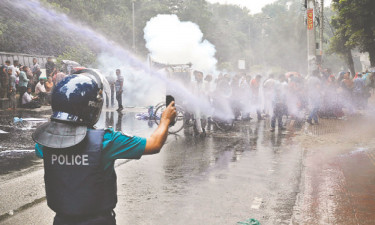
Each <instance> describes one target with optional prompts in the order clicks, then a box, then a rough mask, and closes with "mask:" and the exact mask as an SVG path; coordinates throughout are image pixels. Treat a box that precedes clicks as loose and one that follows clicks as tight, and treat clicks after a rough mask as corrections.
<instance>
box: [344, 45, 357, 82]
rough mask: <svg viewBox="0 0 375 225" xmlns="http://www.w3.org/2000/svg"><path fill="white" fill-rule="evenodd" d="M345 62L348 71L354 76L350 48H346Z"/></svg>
mask: <svg viewBox="0 0 375 225" xmlns="http://www.w3.org/2000/svg"><path fill="white" fill-rule="evenodd" d="M346 63H347V65H348V67H349V71H350V74H351V76H352V77H354V76H355V70H354V61H353V55H352V50H350V49H348V51H347V54H346Z"/></svg>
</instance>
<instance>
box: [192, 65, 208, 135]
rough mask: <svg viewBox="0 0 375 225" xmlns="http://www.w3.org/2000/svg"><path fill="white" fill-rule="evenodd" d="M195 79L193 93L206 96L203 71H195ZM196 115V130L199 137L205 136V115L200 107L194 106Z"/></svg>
mask: <svg viewBox="0 0 375 225" xmlns="http://www.w3.org/2000/svg"><path fill="white" fill-rule="evenodd" d="M194 79H195V82H194V83H193V85H192V86H193V93H194V94H195V96H202V97H203V96H204V89H203V73H202V72H200V71H194ZM194 116H195V132H196V135H197V136H199V137H203V136H205V134H206V133H205V132H206V131H205V128H204V126H202V120H204V119H205V118H203V115H202V113H201V110H200V108H199V107H194Z"/></svg>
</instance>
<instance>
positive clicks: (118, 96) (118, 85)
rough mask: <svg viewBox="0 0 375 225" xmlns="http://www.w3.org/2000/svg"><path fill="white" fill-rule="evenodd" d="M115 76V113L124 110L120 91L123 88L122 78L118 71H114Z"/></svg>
mask: <svg viewBox="0 0 375 225" xmlns="http://www.w3.org/2000/svg"><path fill="white" fill-rule="evenodd" d="M116 76H117V79H116V83H115V87H116V99H117V103H118V109H117V111H121V110H123V109H124V107H123V106H122V89H123V86H124V77H123V76H122V74H121V70H120V69H117V70H116Z"/></svg>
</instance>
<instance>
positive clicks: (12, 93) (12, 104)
mask: <svg viewBox="0 0 375 225" xmlns="http://www.w3.org/2000/svg"><path fill="white" fill-rule="evenodd" d="M13 70H14V67H8V76H9V100H10V101H9V109H13V110H14V109H16V106H17V100H16V90H17V89H16V74H15V73H13Z"/></svg>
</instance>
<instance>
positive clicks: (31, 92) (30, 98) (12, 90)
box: [0, 57, 66, 110]
mask: <svg viewBox="0 0 375 225" xmlns="http://www.w3.org/2000/svg"><path fill="white" fill-rule="evenodd" d="M45 70H46V75H45V76H41V75H42V70H41V66H40V65H39V63H38V60H37V59H36V58H33V65H32V66H31V67H28V66H26V65H21V64H19V62H18V60H14V61H13V64H11V62H10V60H6V61H5V64H4V65H0V98H2V99H4V98H8V99H9V108H8V109H9V110H14V109H16V108H17V107H23V108H39V107H41V106H42V105H44V104H45V105H49V104H50V96H51V92H52V89H53V87H54V86H55V85H56V84H57V83H59V82H60V81H61V80H62V79H63V78H64V77H65V76H66V74H65V73H64V72H62V71H60V69H58V68H57V66H56V65H55V63H54V62H53V60H52V58H51V57H49V58H48V59H47V62H46V64H45ZM17 94H19V100H18V101H17V98H16V96H17Z"/></svg>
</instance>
